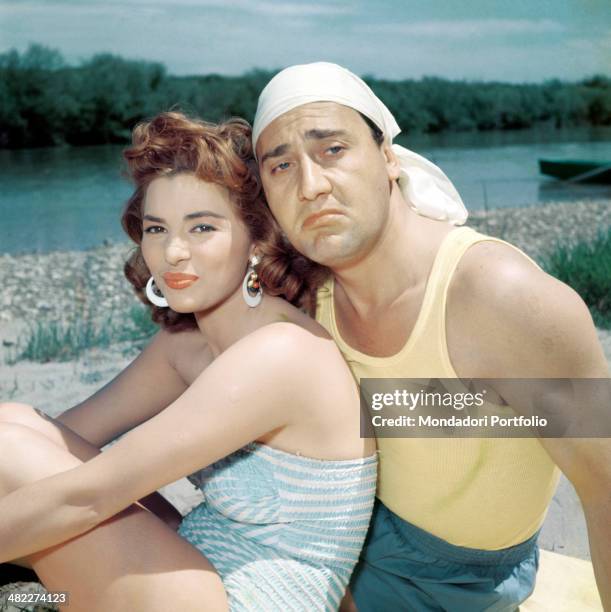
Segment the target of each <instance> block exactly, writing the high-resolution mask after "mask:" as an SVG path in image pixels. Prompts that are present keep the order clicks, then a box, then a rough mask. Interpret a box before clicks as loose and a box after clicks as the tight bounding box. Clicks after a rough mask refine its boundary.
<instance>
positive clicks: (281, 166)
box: [272, 162, 291, 174]
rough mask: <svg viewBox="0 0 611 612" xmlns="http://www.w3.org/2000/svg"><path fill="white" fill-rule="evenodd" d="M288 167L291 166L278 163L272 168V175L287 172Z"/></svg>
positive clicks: (287, 163)
mask: <svg viewBox="0 0 611 612" xmlns="http://www.w3.org/2000/svg"><path fill="white" fill-rule="evenodd" d="M290 165H291V164H289V162H280V163H279V164H276V165H275V166H274V167H273V168H272V174H275V173H276V172H282V171H283V170H288V168H289V166H290Z"/></svg>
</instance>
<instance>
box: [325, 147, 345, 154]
mask: <svg viewBox="0 0 611 612" xmlns="http://www.w3.org/2000/svg"><path fill="white" fill-rule="evenodd" d="M343 150H344V147H342V146H341V145H334V146H332V147H329V148H328V149H326V151H325V153H330V154H331V155H338V154H339V153H341V152H342V151H343Z"/></svg>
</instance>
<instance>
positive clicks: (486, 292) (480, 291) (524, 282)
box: [450, 240, 581, 314]
mask: <svg viewBox="0 0 611 612" xmlns="http://www.w3.org/2000/svg"><path fill="white" fill-rule="evenodd" d="M450 292H451V293H452V296H453V297H454V299H455V300H460V301H464V302H466V303H468V304H469V306H470V307H472V306H474V305H476V304H478V305H479V304H481V306H482V307H484V308H485V307H492V308H494V309H501V312H503V311H507V314H511V313H512V312H515V310H514V309H515V307H520V308H522V307H524V308H529V309H530V310H533V308H534V306H535V301H538V302H540V305H541V306H544V305H545V304H546V303H552V302H555V301H556V300H558V299H561V303H562V304H563V305H564V306H566V307H571V306H572V305H574V303H575V302H579V303H581V298H579V296H578V295H577V293H575V291H574V290H573V289H571V287H569V286H568V285H566V284H564V283H563V282H561V281H559V280H558V279H556V278H554V277H553V276H550V275H549V274H547V273H546V272H545V271H544V270H542V269H541V268H540V267H539V266H538V265H537V264H536V263H535V262H534V261H533V260H532V259H531V258H530V257H528V256H527V255H526V254H525V253H523V252H522V251H520V250H519V249H518V248H516V247H514V246H512V245H510V244H508V243H506V242H502V241H498V240H485V241H481V242H477V243H475V244H473V245H471V246H470V247H469V248H468V249H467V250H466V252H465V253H464V255H463V256H462V257H461V259H460V261H459V262H458V265H457V267H456V271H455V273H454V276H453V278H452V281H451V283H450Z"/></svg>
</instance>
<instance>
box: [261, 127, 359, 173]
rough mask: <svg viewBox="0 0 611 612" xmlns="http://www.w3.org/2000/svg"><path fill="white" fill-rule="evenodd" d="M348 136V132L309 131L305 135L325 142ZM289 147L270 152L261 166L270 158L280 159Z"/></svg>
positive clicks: (266, 154) (284, 146) (282, 146)
mask: <svg viewBox="0 0 611 612" xmlns="http://www.w3.org/2000/svg"><path fill="white" fill-rule="evenodd" d="M347 135H348V132H346V130H316V129H315V130H308V131H307V132H306V133H305V137H306V139H307V140H324V139H325V138H337V137H342V138H345V137H346V136H347ZM288 148H289V146H288V145H287V144H281V145H278V146H277V147H276V148H275V149H272V150H271V151H268V152H267V153H265V155H263V157H261V162H260V163H261V165H263V164H264V163H265V161H266V160H268V159H269V158H270V157H280V156H281V155H284V154H285V153H286V152H287V151H288Z"/></svg>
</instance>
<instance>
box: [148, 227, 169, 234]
mask: <svg viewBox="0 0 611 612" xmlns="http://www.w3.org/2000/svg"><path fill="white" fill-rule="evenodd" d="M163 231H165V228H163V227H161V225H149V226H148V227H145V228H144V233H145V234H159V233H160V232H163Z"/></svg>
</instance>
